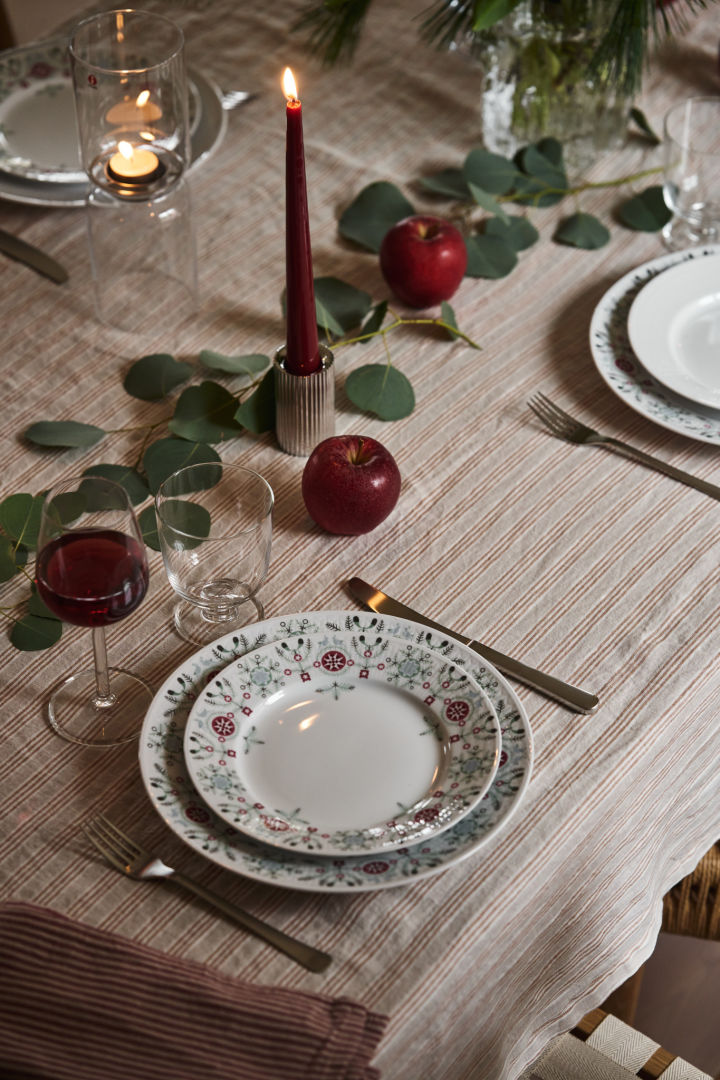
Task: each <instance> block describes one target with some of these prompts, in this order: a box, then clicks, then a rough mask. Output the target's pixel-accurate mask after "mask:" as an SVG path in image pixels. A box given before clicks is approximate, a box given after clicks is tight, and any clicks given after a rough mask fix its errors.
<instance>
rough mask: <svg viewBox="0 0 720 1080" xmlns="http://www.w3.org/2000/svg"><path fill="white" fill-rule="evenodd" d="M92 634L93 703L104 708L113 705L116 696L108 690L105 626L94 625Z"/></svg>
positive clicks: (108, 677)
mask: <svg viewBox="0 0 720 1080" xmlns="http://www.w3.org/2000/svg"><path fill="white" fill-rule="evenodd" d="M92 636H93V656H94V659H95V698H94V701H93V704H94V705H95V708H96V709H106V708H108V706H110V705H114V704H115V702H116V700H117V698H116V696H115V694H113V693H112V691H111V690H110V676H109V674H108V659H107V645H106V644H105V627H104V626H94V627H93V635H92Z"/></svg>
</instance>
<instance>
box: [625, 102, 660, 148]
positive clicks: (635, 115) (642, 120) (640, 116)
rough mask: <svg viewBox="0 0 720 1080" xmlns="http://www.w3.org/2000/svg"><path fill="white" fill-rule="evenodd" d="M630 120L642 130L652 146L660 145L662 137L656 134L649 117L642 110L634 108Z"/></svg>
mask: <svg viewBox="0 0 720 1080" xmlns="http://www.w3.org/2000/svg"><path fill="white" fill-rule="evenodd" d="M630 119H631V120H632V121H633V123H634V124H635V125H636V126H637V127H638V128H640V131H642V133H643V135H644V136H645V137H646V138H647V140H648V142H649V143H650V144H651V145H652V146H659V145H660V143H661V142H662V139H660V137H659V136H658V135H656V134H655V132H654V131H653V129H652V127H651V126H650V122H649V121H648V118H647V116H646V115H645V113H644V112H643V111H642V109H637V108H634V107H633V108H632V109H631V110H630Z"/></svg>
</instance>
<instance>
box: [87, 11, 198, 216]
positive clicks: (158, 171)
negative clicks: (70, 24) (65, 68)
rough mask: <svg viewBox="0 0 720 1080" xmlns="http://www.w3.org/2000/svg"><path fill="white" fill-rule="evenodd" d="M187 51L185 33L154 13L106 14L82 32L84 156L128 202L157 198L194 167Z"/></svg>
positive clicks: (100, 181) (102, 182) (94, 176)
mask: <svg viewBox="0 0 720 1080" xmlns="http://www.w3.org/2000/svg"><path fill="white" fill-rule="evenodd" d="M183 45H184V41H183V34H182V30H180V28H179V27H178V26H176V25H175V23H174V22H172V20H170V19H168V18H166V17H165V16H164V15H158V14H155V13H154V12H150V11H134V10H132V9H125V10H117V11H106V12H103V13H101V14H99V15H91V16H90V17H89V18H87V19H84V20H83V21H82V22H81V23H79V24H78V25H77V26H76V27H75V30H74V31H73V34H72V38H71V41H70V60H71V64H72V72H73V83H74V87H75V110H76V113H77V122H78V134H79V137H80V151H81V156H82V162H83V166H84V168H85V170H86V172H87V174H88V176H89V177H90V180H91V181H92V182H93V183H94V184H96V185H97V186H98V187H100V188H104V189H105V190H106V191H109V192H110V193H111V194H114V195H115V194H118V193H119V194H122V195H125V196H128V197H132V196H133V195H138V194H140V195H143V194H147V193H152V194H154V193H155V192H156V191H159V190H163V189H165V188H167V187H170V186H172V184H173V183H174V181H175V180H177V179H179V177H180V176H181V175H182V173H183V172H184V170H185V168H186V167H187V165H188V164H189V161H190V142H189V134H188V130H189V129H188V96H187V79H186V74H185V60H184V52H183ZM121 144H122V145H121ZM140 189H142V191H140Z"/></svg>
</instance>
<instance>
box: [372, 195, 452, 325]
mask: <svg viewBox="0 0 720 1080" xmlns="http://www.w3.org/2000/svg"><path fill="white" fill-rule="evenodd" d="M466 268H467V248H466V247H465V241H464V240H463V238H462V234H461V233H460V232H459V231H458V230H457V229H456V228H455V226H454V225H451V224H450V222H449V221H446V220H445V218H441V217H433V216H432V215H431V214H417V215H416V216H415V217H407V218H404V219H403V220H402V221H398V223H397V225H393V227H392V228H391V229H389V230H388V231H387V232H386V233H385V236H384V238H383V242H382V244H381V245H380V269H381V270H382V272H383V277H384V278H385V280H386V281H387V283H388V285H389V286H390V288H391V289H392V291H393V292H394V293H395V295H396V296H397V298H398V300H402V302H403V303H404V304H407V305H408V307H413V308H426V307H432V306H433V305H435V304H439V303H440V302H441V301H442V300H449V299H450V297H451V296H452V295H453V294H454V293H455V292H456V290H457V288H458V285H459V284H460V282H461V281H462V279H463V275H464V273H465V270H466Z"/></svg>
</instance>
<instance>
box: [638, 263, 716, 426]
mask: <svg viewBox="0 0 720 1080" xmlns="http://www.w3.org/2000/svg"><path fill="white" fill-rule="evenodd" d="M628 337H629V339H630V344H631V345H632V347H633V351H634V352H635V355H636V356H637V358H638V359H639V360H640V361H641V363H643V364H644V365H645V367H646V368H647V370H648V371H649V372H650V374H651V375H654V376H655V378H656V379H659V380H660V382H661V383H663V384H664V385H665V386H669V387H670V389H671V390H674V391H675V392H676V393H678V394H682V395H683V396H684V397H687V398H690V400H691V401H695V402H697V403H698V404H699V405H709V406H710V408H711V409H718V408H720V255H715V256H713V257H712V258H704V259H689V260H687V259H686V260H685V261H684V262H681V263H677V264H676V265H675V266H671V267H669V268H668V269H667V270H663V272H662V274H658V275H657V277H654V278H653V279H652V281H649V282H648V283H647V285H645V286H644V288H642V289H641V290H640V292H639V293H638V295H637V296H636V297H635V299H634V300H633V303H632V306H631V308H630V313H629V315H628Z"/></svg>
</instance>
